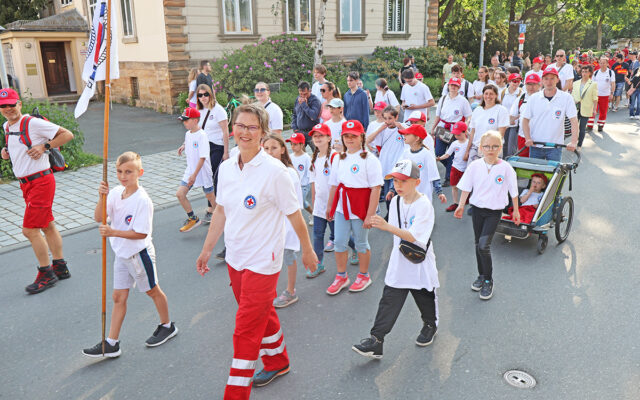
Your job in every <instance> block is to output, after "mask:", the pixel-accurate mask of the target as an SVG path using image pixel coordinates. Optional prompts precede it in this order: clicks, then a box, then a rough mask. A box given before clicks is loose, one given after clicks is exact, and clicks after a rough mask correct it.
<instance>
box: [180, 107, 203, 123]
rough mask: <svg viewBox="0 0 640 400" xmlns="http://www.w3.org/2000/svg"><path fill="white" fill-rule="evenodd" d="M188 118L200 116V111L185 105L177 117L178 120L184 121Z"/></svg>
mask: <svg viewBox="0 0 640 400" xmlns="http://www.w3.org/2000/svg"><path fill="white" fill-rule="evenodd" d="M190 118H200V111H198V110H196V109H195V108H193V107H187V108H185V109H184V112H183V113H182V115H181V116H179V117H178V119H179V120H180V121H186V120H188V119H190Z"/></svg>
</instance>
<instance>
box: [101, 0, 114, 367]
mask: <svg viewBox="0 0 640 400" xmlns="http://www.w3.org/2000/svg"><path fill="white" fill-rule="evenodd" d="M106 21H107V24H106V29H105V31H106V36H107V37H106V39H107V59H106V61H105V62H106V63H107V64H106V75H105V81H104V82H105V83H104V135H103V139H102V180H103V181H104V182H107V160H108V158H109V103H110V102H111V0H107V15H106ZM100 196H102V223H103V224H106V223H107V195H105V194H101V195H100ZM106 327H107V238H106V237H104V236H103V237H102V356H103V357H104V347H105V340H106V338H105V331H106Z"/></svg>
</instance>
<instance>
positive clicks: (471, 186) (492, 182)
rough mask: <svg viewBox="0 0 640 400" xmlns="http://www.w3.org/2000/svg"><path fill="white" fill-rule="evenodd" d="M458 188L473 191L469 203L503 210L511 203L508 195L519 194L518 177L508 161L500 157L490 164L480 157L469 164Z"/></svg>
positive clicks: (515, 195) (514, 195)
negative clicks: (495, 162)
mask: <svg viewBox="0 0 640 400" xmlns="http://www.w3.org/2000/svg"><path fill="white" fill-rule="evenodd" d="M489 167H490V168H489ZM458 189H460V190H462V191H465V192H472V193H471V198H470V199H469V203H471V204H472V205H474V206H476V207H479V208H488V209H490V210H502V209H503V208H505V207H506V206H507V204H509V197H507V195H510V197H512V198H513V197H517V196H518V178H517V177H516V171H514V170H513V168H512V167H511V165H510V164H509V163H508V162H506V161H504V160H501V159H498V163H497V164H494V165H492V166H488V165H487V163H486V162H485V161H484V158H480V159H477V160H475V161H472V162H471V163H470V164H469V165H468V166H467V170H466V171H465V172H464V175H462V178H460V182H458Z"/></svg>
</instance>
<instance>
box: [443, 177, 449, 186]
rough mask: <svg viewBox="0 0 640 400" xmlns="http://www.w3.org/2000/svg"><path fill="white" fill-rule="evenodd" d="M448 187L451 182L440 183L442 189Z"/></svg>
mask: <svg viewBox="0 0 640 400" xmlns="http://www.w3.org/2000/svg"><path fill="white" fill-rule="evenodd" d="M449 186H451V182H449V180H448V179H447V180H445V181H444V182H443V183H442V187H449Z"/></svg>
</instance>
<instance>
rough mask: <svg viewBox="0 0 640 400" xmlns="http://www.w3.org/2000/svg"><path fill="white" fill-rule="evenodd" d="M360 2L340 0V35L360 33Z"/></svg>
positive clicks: (359, 0) (356, 0) (357, 0)
mask: <svg viewBox="0 0 640 400" xmlns="http://www.w3.org/2000/svg"><path fill="white" fill-rule="evenodd" d="M361 2H362V0H340V33H362V7H361V5H362V4H361Z"/></svg>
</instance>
